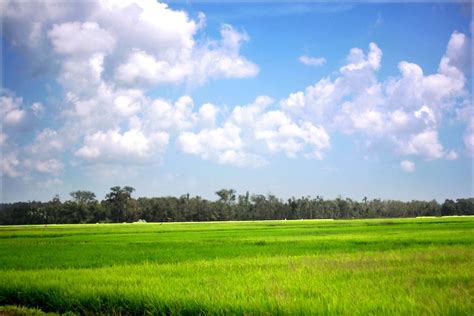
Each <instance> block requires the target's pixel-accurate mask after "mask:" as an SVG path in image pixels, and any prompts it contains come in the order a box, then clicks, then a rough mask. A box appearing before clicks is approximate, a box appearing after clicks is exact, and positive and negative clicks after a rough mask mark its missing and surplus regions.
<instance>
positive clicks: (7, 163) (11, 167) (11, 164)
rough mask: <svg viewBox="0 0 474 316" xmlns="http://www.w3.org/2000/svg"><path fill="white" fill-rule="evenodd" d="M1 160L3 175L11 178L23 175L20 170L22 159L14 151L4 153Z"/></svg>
mask: <svg viewBox="0 0 474 316" xmlns="http://www.w3.org/2000/svg"><path fill="white" fill-rule="evenodd" d="M0 162H1V164H0V167H1V171H2V176H7V177H11V178H15V177H19V176H21V172H20V171H19V170H18V167H19V166H20V160H19V159H18V158H17V156H16V155H15V154H14V153H8V154H4V155H3V156H2V159H1V161H0Z"/></svg>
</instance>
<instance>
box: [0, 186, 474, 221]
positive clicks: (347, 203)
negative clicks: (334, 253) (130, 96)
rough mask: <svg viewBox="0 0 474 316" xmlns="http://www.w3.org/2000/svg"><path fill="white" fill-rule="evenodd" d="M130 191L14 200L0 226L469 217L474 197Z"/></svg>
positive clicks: (0, 207)
mask: <svg viewBox="0 0 474 316" xmlns="http://www.w3.org/2000/svg"><path fill="white" fill-rule="evenodd" d="M133 191H134V189H133V188H132V187H129V186H125V187H119V186H115V187H112V188H111V189H110V192H109V193H108V194H107V195H106V196H105V199H103V200H102V201H98V200H97V199H96V195H95V194H94V193H93V192H90V191H75V192H72V193H71V199H70V200H67V201H61V200H60V198H59V197H58V196H56V197H54V198H53V199H52V200H51V201H49V202H36V201H29V202H17V203H3V204H0V224H1V225H18V224H67V223H70V224H73V223H120V222H135V221H147V222H182V221H228V220H282V219H288V220H291V219H318V218H320V219H321V218H333V219H349V218H375V217H387V218H389V217H416V216H446V215H474V198H467V199H457V200H456V201H453V200H445V201H444V203H443V204H439V203H438V202H437V201H435V200H432V201H410V202H402V201H394V200H380V199H374V200H368V199H367V198H364V199H363V200H362V201H355V200H352V199H349V198H346V199H343V198H340V197H338V198H336V199H333V200H325V199H323V198H322V197H321V196H316V197H315V198H312V197H309V196H303V197H299V198H295V197H293V198H291V199H288V200H283V199H280V198H278V197H276V196H274V195H272V194H268V195H261V194H249V192H247V193H246V194H244V195H237V194H236V191H235V190H233V189H222V190H220V191H217V192H216V195H217V199H216V200H215V201H210V200H206V199H203V198H201V197H199V196H194V197H191V196H190V195H189V194H185V195H182V196H180V197H172V196H167V197H154V198H145V197H140V198H137V199H135V198H133V197H132V193H133Z"/></svg>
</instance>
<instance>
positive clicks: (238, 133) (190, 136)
mask: <svg viewBox="0 0 474 316" xmlns="http://www.w3.org/2000/svg"><path fill="white" fill-rule="evenodd" d="M273 103H274V101H273V99H271V98H270V97H268V96H259V97H257V98H256V99H255V101H254V102H252V103H250V104H248V105H245V106H236V107H235V108H234V109H233V110H232V112H231V113H230V115H229V116H228V117H227V118H226V120H225V121H224V122H223V124H222V126H220V127H216V128H207V129H203V130H201V131H199V132H186V133H183V134H181V135H180V136H179V138H178V143H179V145H180V147H181V149H182V150H183V151H184V152H187V153H190V154H194V155H198V156H200V157H201V158H203V159H210V160H214V161H217V162H219V163H228V164H233V165H238V166H242V165H250V166H261V165H264V164H266V160H265V158H264V156H265V153H276V152H283V153H285V154H286V155H288V156H289V157H296V156H297V155H299V154H302V155H303V156H305V157H307V158H317V159H322V157H323V152H322V151H323V150H325V149H328V148H329V147H330V137H329V135H328V134H327V133H326V130H325V129H324V127H323V126H315V125H313V124H312V123H310V122H306V121H302V122H298V123H297V122H294V121H293V120H291V118H290V117H288V115H286V114H285V113H284V112H283V111H281V110H268V109H267V108H268V107H269V106H270V105H271V104H273Z"/></svg>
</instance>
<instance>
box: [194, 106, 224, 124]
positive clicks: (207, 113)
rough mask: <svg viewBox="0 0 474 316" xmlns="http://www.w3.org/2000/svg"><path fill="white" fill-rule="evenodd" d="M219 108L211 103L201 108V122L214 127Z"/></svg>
mask: <svg viewBox="0 0 474 316" xmlns="http://www.w3.org/2000/svg"><path fill="white" fill-rule="evenodd" d="M218 112H219V108H218V107H216V106H215V105H213V104H211V103H205V104H203V105H202V106H201V107H200V108H199V113H198V115H199V121H200V122H201V124H203V125H204V126H211V127H212V126H214V125H215V123H216V117H217V113H218Z"/></svg>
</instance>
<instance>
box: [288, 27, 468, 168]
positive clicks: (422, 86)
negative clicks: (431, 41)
mask: <svg viewBox="0 0 474 316" xmlns="http://www.w3.org/2000/svg"><path fill="white" fill-rule="evenodd" d="M468 51H469V44H468V38H467V37H466V36H465V35H464V34H461V33H458V32H454V33H453V34H452V36H451V38H450V40H449V43H448V47H447V50H446V53H445V55H444V56H443V57H442V58H441V61H440V64H439V67H438V72H437V73H435V74H431V75H425V74H424V73H423V70H422V69H421V67H420V66H418V65H417V64H414V63H410V62H407V61H401V62H400V63H399V64H398V68H399V70H400V75H399V76H397V77H391V78H389V79H387V80H386V81H384V82H380V81H379V80H377V76H376V73H377V70H379V68H380V66H381V58H382V51H381V50H380V48H379V47H378V46H377V45H376V44H375V43H370V45H369V50H368V52H367V54H366V53H364V52H363V51H362V50H361V49H358V48H353V49H351V51H350V53H349V56H348V57H347V63H346V65H344V66H342V67H341V68H340V69H339V73H338V75H337V76H336V78H334V79H331V78H323V79H321V80H320V81H318V82H317V83H316V84H315V85H312V86H309V87H307V88H306V89H305V90H304V91H297V92H294V93H291V94H290V95H289V96H288V98H286V99H283V100H281V101H280V104H281V106H282V107H283V108H284V109H286V110H287V111H288V112H289V113H292V115H293V117H295V118H303V117H304V118H307V117H310V118H311V119H312V122H316V123H321V122H328V123H329V124H328V126H329V128H330V129H331V130H340V131H343V132H345V133H347V134H354V133H358V134H362V135H363V136H364V137H365V138H366V139H367V143H368V144H377V143H383V144H384V145H385V144H387V143H388V144H391V146H392V148H393V150H394V151H395V152H396V153H398V154H401V155H412V156H419V157H421V158H423V159H427V160H432V159H440V158H445V159H448V160H453V159H456V158H457V157H458V154H457V153H456V152H455V151H454V150H447V149H445V148H444V147H443V145H442V144H441V143H440V140H439V132H438V129H439V128H440V127H441V125H442V122H443V119H444V118H445V117H446V116H449V115H450V114H451V113H453V111H454V109H455V108H459V107H461V108H462V109H464V110H463V111H464V113H465V112H466V111H467V110H466V109H468V108H471V104H470V101H469V93H468V91H467V90H466V88H465V84H466V79H465V76H464V70H466V69H468V68H466V65H468V64H469V56H468ZM471 117H472V116H471ZM471 136H472V134H471V132H469V131H467V132H466V136H465V142H466V148H467V150H468V151H470V150H471V149H470V148H472V144H471V146H470V145H469V139H470V137H471ZM469 147H470V148H469ZM405 165H406V164H405ZM405 169H407V168H405Z"/></svg>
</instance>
